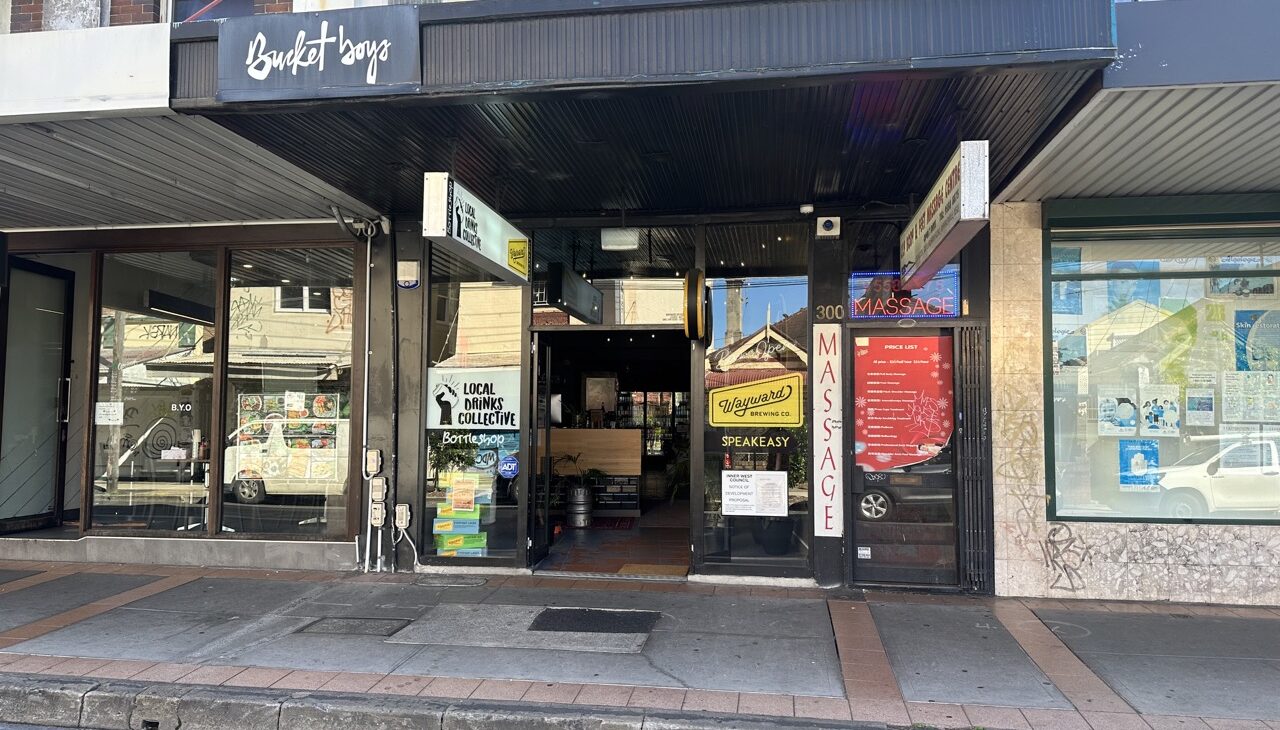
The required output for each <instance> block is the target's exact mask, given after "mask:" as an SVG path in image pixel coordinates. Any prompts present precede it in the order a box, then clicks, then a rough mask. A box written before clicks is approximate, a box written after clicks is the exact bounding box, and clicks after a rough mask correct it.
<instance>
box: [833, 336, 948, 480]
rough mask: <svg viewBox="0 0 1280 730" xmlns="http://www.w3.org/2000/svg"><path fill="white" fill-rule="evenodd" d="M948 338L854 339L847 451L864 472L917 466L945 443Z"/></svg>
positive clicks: (946, 430)
mask: <svg viewBox="0 0 1280 730" xmlns="http://www.w3.org/2000/svg"><path fill="white" fill-rule="evenodd" d="M951 361H952V353H951V338H950V337H858V338H856V339H855V340H854V353H853V371H854V373H855V377H854V396H853V417H854V421H853V423H854V435H853V453H854V462H855V463H856V464H857V465H858V466H860V467H862V468H863V469H865V470H867V471H884V470H886V469H896V468H899V467H904V466H911V465H912V464H920V463H923V462H926V461H928V460H930V459H932V458H933V457H935V456H937V455H938V454H939V453H941V452H942V450H943V449H944V448H946V446H947V444H948V443H949V442H950V441H951V433H952V430H953V428H954V422H953V419H952V413H953V412H954V411H953V408H952V404H953V403H954V402H955V390H954V389H955V386H954V382H955V381H954V378H953V373H952V370H951Z"/></svg>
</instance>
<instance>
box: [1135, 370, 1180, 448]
mask: <svg viewBox="0 0 1280 730" xmlns="http://www.w3.org/2000/svg"><path fill="white" fill-rule="evenodd" d="M1180 395H1181V393H1180V392H1179V388H1178V386H1176V385H1166V384H1160V383H1149V384H1147V385H1144V386H1142V390H1141V401H1142V406H1141V409H1140V416H1141V421H1140V428H1139V435H1141V436H1160V437H1165V436H1177V435H1178V434H1180V433H1182V407H1181V406H1180V405H1179V404H1180V403H1181V402H1182V398H1181V397H1180Z"/></svg>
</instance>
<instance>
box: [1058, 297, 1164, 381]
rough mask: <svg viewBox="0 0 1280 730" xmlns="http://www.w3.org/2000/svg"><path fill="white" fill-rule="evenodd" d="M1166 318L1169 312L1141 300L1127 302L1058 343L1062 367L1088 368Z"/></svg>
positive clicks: (1061, 338) (1062, 338) (1069, 334)
mask: <svg viewBox="0 0 1280 730" xmlns="http://www.w3.org/2000/svg"><path fill="white" fill-rule="evenodd" d="M1169 315H1170V312H1168V311H1166V310H1164V309H1161V308H1160V307H1158V306H1156V305H1154V304H1151V303H1149V302H1146V301H1143V300H1137V301H1132V302H1129V303H1128V304H1125V305H1124V306H1122V307H1120V308H1119V309H1117V310H1115V311H1114V312H1111V313H1110V314H1106V315H1103V316H1101V317H1099V318H1097V319H1095V320H1093V322H1091V323H1089V324H1087V325H1082V326H1081V327H1079V328H1078V329H1075V330H1073V331H1072V332H1070V333H1068V334H1067V335H1065V336H1063V337H1060V338H1059V339H1058V340H1057V342H1058V348H1059V351H1060V352H1061V353H1062V364H1063V365H1085V364H1088V363H1090V362H1091V361H1092V360H1093V358H1094V356H1095V355H1097V354H1099V353H1102V352H1106V351H1109V350H1114V349H1116V348H1117V347H1119V346H1120V345H1121V344H1122V343H1124V342H1126V341H1128V340H1129V339H1131V338H1132V337H1134V336H1135V335H1139V334H1141V333H1143V332H1146V331H1147V330H1148V329H1150V328H1151V327H1153V326H1155V325H1158V324H1159V323H1160V322H1163V321H1164V320H1165V319H1167V318H1168V317H1169ZM1080 344H1083V345H1084V352H1083V353H1081V352H1079V350H1080ZM1073 345H1074V346H1073ZM1081 355H1083V357H1080V356H1081Z"/></svg>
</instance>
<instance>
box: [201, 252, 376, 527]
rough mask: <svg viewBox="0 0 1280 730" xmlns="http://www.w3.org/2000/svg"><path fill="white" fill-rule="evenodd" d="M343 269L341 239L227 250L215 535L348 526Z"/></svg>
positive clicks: (347, 308) (346, 260)
mask: <svg viewBox="0 0 1280 730" xmlns="http://www.w3.org/2000/svg"><path fill="white" fill-rule="evenodd" d="M353 271H354V260H353V254H352V251H351V249H348V248H310V249H267V250H253V251H234V252H232V254H231V263H230V272H231V273H230V282H229V283H230V294H229V297H228V303H229V304H228V306H229V311H228V319H227V381H226V383H227V388H226V441H225V449H226V452H225V454H224V458H223V463H224V467H223V489H222V492H223V494H224V495H225V496H224V501H223V512H222V529H223V531H224V532H229V533H247V534H286V535H287V534H296V535H315V536H329V537H332V536H339V535H345V534H346V533H347V507H348V497H347V495H348V490H349V489H350V488H351V479H350V474H351V465H350V455H351V450H352V443H351V438H352V434H351V419H352V407H351V398H352V387H351V385H352V370H351V368H352V326H353V322H352V320H353V316H354V315H353V311H352V310H353V292H354V289H353V281H352V277H353ZM319 293H323V296H317V295H318V294H319Z"/></svg>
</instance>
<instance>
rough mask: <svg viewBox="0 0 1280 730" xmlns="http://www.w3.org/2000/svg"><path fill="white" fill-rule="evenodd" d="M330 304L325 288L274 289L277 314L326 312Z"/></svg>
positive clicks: (279, 287)
mask: <svg viewBox="0 0 1280 730" xmlns="http://www.w3.org/2000/svg"><path fill="white" fill-rule="evenodd" d="M330 302H331V298H330V295H329V287H327V286H278V287H276V311H277V312H328V311H329V307H330Z"/></svg>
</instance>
